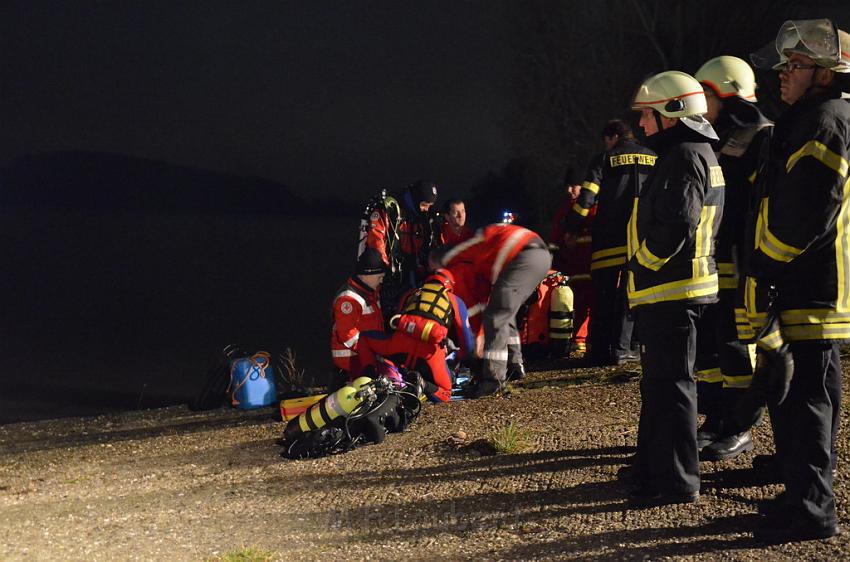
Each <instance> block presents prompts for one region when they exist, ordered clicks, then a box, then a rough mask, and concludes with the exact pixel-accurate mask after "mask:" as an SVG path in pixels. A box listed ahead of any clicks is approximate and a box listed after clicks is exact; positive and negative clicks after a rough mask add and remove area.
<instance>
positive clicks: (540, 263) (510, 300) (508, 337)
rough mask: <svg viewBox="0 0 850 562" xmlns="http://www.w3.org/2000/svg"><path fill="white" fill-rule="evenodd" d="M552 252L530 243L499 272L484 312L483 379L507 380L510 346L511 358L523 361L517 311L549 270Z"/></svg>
mask: <svg viewBox="0 0 850 562" xmlns="http://www.w3.org/2000/svg"><path fill="white" fill-rule="evenodd" d="M551 265H552V255H551V254H550V253H549V250H547V249H546V248H538V247H536V246H526V247H525V248H523V249H522V250H521V251H520V252H519V253H518V254H517V255H516V257H514V259H513V260H511V262H510V263H509V264H508V265H507V266H505V268H504V269H503V270H502V271H501V273H500V274H499V277H498V278H497V279H496V283H495V284H494V285H493V288H492V289H491V291H490V301H489V302H488V303H487V307H486V308H485V309H484V312H483V314H482V324H483V325H484V369H483V372H482V374H481V378H482V380H487V379H489V380H496V381H498V382H500V383H503V382H504V381H505V373H506V372H507V369H508V354H509V353H508V346H509V344H510V347H511V350H510V351H511V353H510V355H511V361H512V362H513V363H521V362H522V352H521V351H520V346H519V333H518V332H517V327H516V314H517V311H518V310H519V308H520V307H521V306H522V304H523V303H524V302H525V300H526V299H527V298H528V297H529V295H531V293H532V291H534V290H535V289H536V288H537V285H539V284H540V282H541V281H543V279H544V278H545V277H546V275H547V274H548V273H549V268H550V267H551Z"/></svg>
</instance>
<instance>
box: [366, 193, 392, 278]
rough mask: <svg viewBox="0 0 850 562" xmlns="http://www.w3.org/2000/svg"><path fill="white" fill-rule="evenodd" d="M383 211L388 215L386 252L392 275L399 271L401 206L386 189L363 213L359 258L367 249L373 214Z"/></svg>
mask: <svg viewBox="0 0 850 562" xmlns="http://www.w3.org/2000/svg"><path fill="white" fill-rule="evenodd" d="M379 209H380V210H383V211H384V212H385V213H386V214H387V219H388V220H387V223H388V225H387V227H388V228H387V241H386V251H387V257H388V258H389V259H390V273H395V272H397V271H398V269H399V265H400V263H399V262H398V253H399V249H400V248H399V234H398V226H399V223H400V222H401V205H399V203H398V201H397V200H396V199H395V197H391V196H390V195H389V194H388V193H387V190H386V189H382V190H381V192H380V194H378V195H376V196H375V197H373V198H371V199H370V200H369V201H368V202H367V203H366V206H365V207H364V208H363V213H362V214H361V215H360V226H359V228H358V238H357V257H358V258H359V257H360V254H362V253H363V251H364V250H365V249H366V240H367V239H368V238H369V230H370V229H371V228H372V213H374V212H375V211H377V210H379Z"/></svg>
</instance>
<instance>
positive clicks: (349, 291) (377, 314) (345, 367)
mask: <svg viewBox="0 0 850 562" xmlns="http://www.w3.org/2000/svg"><path fill="white" fill-rule="evenodd" d="M385 272H386V265H385V264H384V261H383V259H382V258H381V254H380V253H379V252H378V251H377V250H375V249H373V248H367V249H366V250H365V251H364V252H363V253H362V254H360V258H359V259H358V260H357V266H356V268H355V273H354V276H352V277H350V278H349V279H348V281H346V282H345V283H344V284H343V285H342V287H340V288H339V289H338V290H337V292H336V296H334V301H333V307H332V308H333V321H334V324H333V329H332V330H331V357H332V358H333V362H334V365H335V366H336V367H337V368H338V369H340V370H341V371H344V372H345V375H346V378H351V379H354V378H355V377H357V376H359V374H360V369H361V367H362V363H361V361H360V357H359V356H358V350H359V347H360V346H359V343H360V334H361V332H365V331H374V330H377V331H379V332H380V331H383V330H384V318H383V316H382V315H381V305H380V297H379V290H380V285H381V281H383V279H384V273H385Z"/></svg>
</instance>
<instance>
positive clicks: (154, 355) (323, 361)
mask: <svg viewBox="0 0 850 562" xmlns="http://www.w3.org/2000/svg"><path fill="white" fill-rule="evenodd" d="M356 228H357V219H356V217H355V218H350V219H340V218H310V219H307V218H293V217H286V216H279V215H256V216H246V215H239V216H233V215H225V214H204V215H193V214H188V213H174V214H162V213H157V214H154V213H147V214H146V213H131V212H121V213H115V212H106V211H76V210H75V211H67V210H47V211H45V210H38V211H14V212H12V211H8V212H6V213H5V214H3V215H0V232H2V236H0V255H2V256H3V265H2V269H0V294H2V297H0V298H1V299H2V309H0V310H2V329H0V341H2V349H3V352H4V353H3V358H4V361H3V364H2V367H0V384H2V387H0V388H2V391H0V423H7V422H10V421H18V420H25V419H39V418H45V417H58V416H65V415H86V414H94V413H100V412H105V411H113V410H120V409H128V408H146V407H153V406H161V405H165V404H179V403H185V402H186V401H187V400H189V399H191V397H192V396H194V394H195V393H197V391H198V390H199V388H200V386H201V385H202V383H203V380H204V378H205V376H206V372H207V370H208V368H209V366H210V363H211V362H212V361H213V358H214V357H215V355H216V353H218V352H219V350H221V349H222V348H223V347H224V346H225V345H227V344H230V343H238V344H243V345H245V346H248V347H254V348H261V349H269V350H272V351H281V350H283V349H284V348H286V347H290V348H292V349H293V350H294V351H295V353H296V357H297V362H298V364H299V366H300V367H302V368H304V369H305V371H306V374H307V376H308V377H309V378H310V379H312V380H313V381H314V382H316V383H319V384H321V383H324V382H326V381H327V378H328V376H329V374H330V371H331V368H332V367H331V362H330V358H329V351H328V337H329V330H330V299H331V298H332V296H333V294H334V290H335V289H336V288H337V287H338V286H339V285H340V284H341V283H342V282H343V281H344V280H345V278H346V277H347V276H348V275H349V274H350V272H351V270H352V269H353V261H354V253H355V248H356Z"/></svg>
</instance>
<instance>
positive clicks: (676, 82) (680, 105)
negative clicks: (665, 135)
mask: <svg viewBox="0 0 850 562" xmlns="http://www.w3.org/2000/svg"><path fill="white" fill-rule="evenodd" d="M632 109H636V110H641V109H654V110H655V111H657V112H658V113H660V114H661V115H663V116H665V117H693V116H697V115H702V114H703V113H705V112H706V111H708V105H707V104H706V101H705V93H704V92H703V91H702V86H700V84H699V82H697V80H696V78H694V77H693V76H691V75H690V74H685V73H684V72H680V71H678V70H668V71H666V72H662V73H660V74H656V75H655V76H652V77H651V78H649V79H648V80H646V81H645V82H644V83H643V84H641V86H640V88H639V89H638V92H637V95H636V96H635V100H634V102H633V103H632Z"/></svg>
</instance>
